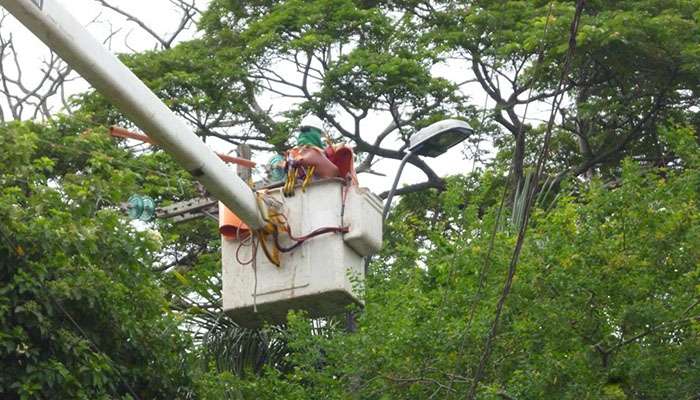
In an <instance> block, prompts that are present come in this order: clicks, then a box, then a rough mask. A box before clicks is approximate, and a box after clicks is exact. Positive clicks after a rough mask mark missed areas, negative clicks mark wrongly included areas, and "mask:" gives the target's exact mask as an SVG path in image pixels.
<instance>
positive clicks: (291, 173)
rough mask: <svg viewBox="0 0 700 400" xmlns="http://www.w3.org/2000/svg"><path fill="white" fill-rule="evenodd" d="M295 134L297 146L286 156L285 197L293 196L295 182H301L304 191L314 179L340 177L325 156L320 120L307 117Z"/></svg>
mask: <svg viewBox="0 0 700 400" xmlns="http://www.w3.org/2000/svg"><path fill="white" fill-rule="evenodd" d="M297 132H298V134H297V144H296V146H294V147H293V148H291V149H289V151H287V154H286V160H285V169H286V172H287V180H286V182H285V185H284V190H283V192H284V195H285V196H293V195H294V186H295V185H296V183H297V180H301V182H302V186H301V187H302V190H305V189H306V186H307V185H308V184H309V182H311V181H312V180H313V179H314V178H316V179H325V178H334V177H339V176H340V170H339V169H338V167H337V166H336V165H335V164H334V163H333V162H332V161H331V160H330V159H329V158H328V156H327V152H326V149H327V147H326V145H325V144H324V140H323V135H324V131H323V123H322V122H321V120H320V119H319V118H317V117H315V116H313V115H310V116H307V117H305V118H304V119H303V120H302V122H301V124H300V125H299V128H298V130H297ZM329 147H332V144H330V143H329Z"/></svg>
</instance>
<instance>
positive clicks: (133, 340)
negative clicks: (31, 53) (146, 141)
mask: <svg viewBox="0 0 700 400" xmlns="http://www.w3.org/2000/svg"><path fill="white" fill-rule="evenodd" d="M87 126H89V124H86V123H85V120H81V119H80V118H77V117H76V118H71V119H67V118H56V119H53V120H51V121H50V122H49V123H47V124H46V125H38V124H34V123H29V122H25V123H19V122H16V123H11V124H7V125H4V126H2V127H1V128H0V129H1V131H0V147H1V151H0V154H2V156H0V170H2V175H0V220H1V223H0V239H1V240H0V280H1V281H2V285H1V286H2V290H1V291H0V325H1V326H2V327H1V328H0V331H1V332H2V334H0V349H1V350H0V359H1V360H2V361H1V362H2V365H3V368H2V373H0V393H2V397H3V398H9V399H14V398H18V399H19V398H21V399H28V398H46V397H57V398H107V397H109V398H112V397H127V398H128V397H131V398H155V397H168V398H176V397H177V398H184V397H186V396H187V395H188V393H190V392H191V391H192V390H193V389H192V388H193V373H192V368H191V367H189V363H190V362H189V360H188V358H189V356H188V354H187V351H188V349H189V348H190V346H191V339H190V338H189V337H188V336H186V335H183V333H182V332H181V331H180V330H179V321H178V319H177V318H176V316H175V315H174V314H173V313H171V312H170V311H168V303H167V301H166V299H165V298H164V296H163V293H162V290H163V289H162V288H161V287H160V285H159V284H158V280H159V277H158V273H156V272H154V271H153V270H152V269H151V268H152V267H151V265H152V264H153V263H155V262H156V261H157V258H156V257H157V255H158V252H159V250H160V246H161V239H160V238H159V235H158V233H157V232H155V231H150V230H147V231H137V230H135V229H134V228H133V227H132V226H131V225H130V224H129V223H128V221H127V220H125V218H124V216H123V215H122V214H121V212H120V211H119V207H118V205H119V203H120V201H121V199H123V198H124V196H125V193H128V192H129V190H130V189H133V188H134V187H135V186H136V185H137V184H139V183H141V182H145V181H148V180H149V179H150V178H151V177H149V176H147V174H152V173H153V172H150V171H149V170H148V169H145V168H147V167H146V166H145V164H144V163H138V161H137V160H135V159H134V158H133V156H131V155H130V154H129V153H128V152H125V151H124V150H121V149H118V148H116V147H114V146H113V144H112V143H111V142H110V140H109V139H108V136H107V135H106V132H105V131H104V129H96V130H84V129H85V128H86V127H87ZM75 132H83V133H82V134H80V135H76V134H75ZM130 164H131V165H133V166H134V167H135V168H134V169H129V168H124V166H126V167H128V166H129V165H130ZM137 168H144V169H145V171H147V174H144V173H143V170H141V169H137ZM137 171H138V172H137ZM154 184H155V185H157V186H161V185H162V184H163V183H162V181H161V182H157V183H154Z"/></svg>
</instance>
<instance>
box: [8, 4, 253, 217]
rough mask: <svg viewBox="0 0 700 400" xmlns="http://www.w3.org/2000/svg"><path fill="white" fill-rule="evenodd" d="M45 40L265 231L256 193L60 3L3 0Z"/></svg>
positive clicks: (241, 214)
mask: <svg viewBox="0 0 700 400" xmlns="http://www.w3.org/2000/svg"><path fill="white" fill-rule="evenodd" d="M0 6H2V7H4V8H5V9H7V10H8V11H9V12H10V13H11V14H12V15H14V16H15V18H17V19H18V20H19V21H20V22H21V23H22V24H23V25H25V26H26V27H27V28H28V29H29V30H30V31H32V32H33V33H34V34H35V35H36V36H37V37H38V38H39V39H41V41H43V42H44V43H45V44H46V45H48V46H49V47H50V48H51V49H52V50H53V51H55V52H56V53H57V54H58V55H59V56H60V57H61V58H62V59H63V60H64V61H65V62H66V63H68V64H69V65H70V66H71V67H73V69H75V70H76V71H78V73H80V74H81V75H82V76H83V78H85V79H86V80H87V81H88V82H90V84H92V86H94V87H95V88H96V89H97V90H98V91H99V92H100V93H102V94H104V95H105V96H106V97H108V98H109V99H110V100H111V101H112V102H113V103H114V105H115V106H117V107H118V108H119V109H120V110H121V111H122V112H123V113H124V114H126V115H127V116H128V117H129V118H130V119H131V120H132V121H133V122H134V123H135V124H136V125H137V126H139V127H140V128H141V129H143V130H144V131H145V132H148V133H149V135H151V136H152V137H153V138H154V139H156V141H157V142H158V144H159V145H160V146H162V147H163V149H164V150H165V151H167V152H168V153H170V154H171V155H172V156H173V157H174V158H175V160H176V161H177V162H178V163H179V164H180V165H181V166H182V167H184V168H185V169H186V170H187V171H189V172H190V173H191V174H192V176H194V177H195V178H196V179H197V180H199V181H200V182H201V183H202V184H203V185H204V187H206V188H207V190H209V192H210V193H212V194H213V195H214V196H215V197H216V198H218V199H219V200H220V201H221V202H222V203H224V204H225V205H226V206H227V207H228V208H230V209H231V210H232V211H233V212H234V213H236V215H238V216H239V217H240V219H241V220H242V221H243V222H245V223H246V224H247V225H248V226H250V227H251V228H253V229H258V228H261V227H262V226H263V220H262V217H261V214H260V211H259V209H258V202H257V200H256V198H255V194H254V193H253V191H252V190H251V189H250V187H248V185H247V184H246V183H245V182H243V181H242V180H241V179H240V178H239V177H238V176H236V174H235V173H234V172H233V171H232V170H230V169H229V168H227V167H226V164H224V162H223V161H221V160H220V159H219V157H217V156H216V154H214V152H213V151H212V150H211V149H209V148H208V147H207V146H206V145H205V144H204V142H202V141H201V140H200V139H199V138H198V137H197V136H196V135H195V134H194V132H192V130H191V129H190V128H189V127H188V126H187V125H186V124H185V123H184V122H183V121H182V120H181V119H179V118H178V117H177V116H176V115H175V114H174V113H173V112H172V111H170V109H168V107H166V105H165V104H163V102H162V101H160V99H158V97H156V95H155V94H154V93H153V92H152V91H151V90H150V89H148V87H146V85H145V84H144V83H143V82H141V80H139V78H138V77H136V75H134V73H133V72H131V70H129V68H127V67H126V66H125V65H124V64H122V62H121V61H119V59H117V57H115V56H114V55H113V54H111V53H110V52H109V51H108V50H107V49H105V48H104V47H103V46H102V45H101V44H100V43H99V42H98V41H97V40H96V39H95V38H94V37H92V36H91V35H90V34H89V33H88V31H87V30H86V29H85V28H83V26H82V25H81V24H80V23H79V22H78V21H77V20H76V19H75V18H74V17H73V16H72V15H70V14H69V13H68V12H67V11H66V10H65V9H64V8H63V7H62V6H61V5H60V4H58V3H57V2H56V0H0Z"/></svg>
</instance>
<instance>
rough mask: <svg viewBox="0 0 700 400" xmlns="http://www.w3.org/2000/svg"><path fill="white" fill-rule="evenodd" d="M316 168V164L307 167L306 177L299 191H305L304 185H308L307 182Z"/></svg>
mask: <svg viewBox="0 0 700 400" xmlns="http://www.w3.org/2000/svg"><path fill="white" fill-rule="evenodd" d="M315 170H316V166H315V165H312V166H311V167H309V169H308V170H307V171H306V177H305V178H304V183H302V184H301V191H302V192H306V187H307V186H309V183H310V182H311V179H312V178H313V176H314V171H315Z"/></svg>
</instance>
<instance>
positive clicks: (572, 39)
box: [467, 0, 586, 399]
mask: <svg viewBox="0 0 700 400" xmlns="http://www.w3.org/2000/svg"><path fill="white" fill-rule="evenodd" d="M585 4H586V0H577V1H576V10H575V12H574V18H573V20H572V21H571V27H570V33H569V49H568V51H567V53H566V59H565V61H564V67H563V68H562V72H561V75H560V77H559V82H558V84H557V91H556V92H555V93H556V94H555V96H554V99H553V102H552V110H551V112H550V116H549V121H548V123H547V130H546V133H545V137H544V142H543V143H542V150H541V151H540V154H539V157H538V160H537V169H536V171H535V175H534V178H533V182H534V183H533V184H532V185H530V186H529V187H527V193H526V197H525V208H524V215H523V220H522V223H521V224H520V227H519V229H518V238H517V241H516V244H515V248H514V249H513V255H512V257H511V260H510V264H509V267H508V276H507V278H506V281H505V283H504V285H503V291H502V294H501V297H500V298H499V300H498V303H497V305H496V313H495V316H494V319H493V323H492V325H491V329H490V330H489V334H488V336H487V337H486V341H485V343H484V350H483V353H482V355H481V358H480V360H479V365H478V367H477V369H476V371H475V372H474V378H473V380H472V384H471V387H470V389H469V393H468V394H467V398H468V399H474V396H475V394H476V389H477V387H478V385H479V381H480V380H481V376H482V374H483V372H484V368H485V367H486V363H487V362H488V360H489V357H490V355H491V349H492V345H493V341H494V338H495V336H496V333H497V331H498V324H499V322H500V318H501V314H502V312H503V307H504V305H505V301H506V299H507V297H508V295H509V294H510V289H511V287H512V284H513V277H514V276H515V271H516V267H517V264H518V261H519V258H520V252H521V250H522V247H523V243H524V241H525V233H526V231H527V225H528V222H529V220H530V212H531V206H532V200H533V198H534V194H535V190H536V187H537V182H538V181H539V179H540V176H541V174H542V171H543V169H544V163H545V162H546V159H547V156H548V152H549V141H550V138H551V136H552V130H553V128H554V119H555V117H556V113H557V111H558V110H559V107H560V106H561V102H562V100H563V98H564V93H563V91H562V86H563V84H564V79H565V78H566V76H567V75H568V73H569V68H570V67H571V60H572V58H573V55H574V53H575V51H576V34H577V32H578V27H579V22H580V20H581V14H582V12H583V7H584V6H585ZM557 97H558V98H557Z"/></svg>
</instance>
